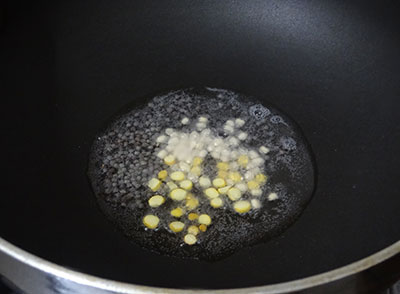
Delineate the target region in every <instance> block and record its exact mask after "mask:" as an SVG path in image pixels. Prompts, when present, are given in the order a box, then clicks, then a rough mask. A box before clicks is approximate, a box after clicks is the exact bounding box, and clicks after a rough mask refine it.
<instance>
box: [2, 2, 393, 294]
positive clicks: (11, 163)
mask: <svg viewBox="0 0 400 294" xmlns="http://www.w3.org/2000/svg"><path fill="white" fill-rule="evenodd" d="M5 8H6V10H5V13H4V16H5V18H4V19H3V22H2V27H1V49H0V50H1V74H2V78H1V81H2V85H1V97H2V102H3V106H2V137H3V140H2V147H1V150H2V155H3V156H2V168H3V176H2V205H1V209H2V212H1V214H0V223H1V225H0V235H1V236H2V237H3V238H5V239H6V240H8V241H10V242H12V243H13V244H15V245H17V246H19V247H21V248H23V249H24V250H27V251H29V252H31V253H34V254H36V255H38V256H40V257H43V258H45V259H47V260H50V261H53V262H55V263H57V264H60V265H63V266H65V267H68V268H71V269H75V270H78V271H82V272H85V273H89V274H92V275H96V276H100V277H104V278H110V279H114V280H118V281H124V282H130V283H135V284H141V285H150V286H161V287H174V288H187V287H190V288H235V287H247V286H259V285H267V284H272V283H278V282H284V281H290V280H293V279H297V278H303V277H307V276H310V275H314V274H318V273H321V272H324V271H328V270H331V269H334V268H337V267H340V266H343V265H346V264H349V263H351V262H354V261H357V260H359V259H361V258H363V257H366V256H368V255H370V254H373V253H375V252H377V251H379V250H381V249H383V248H385V247H387V246H389V245H391V244H393V243H394V242H396V241H398V240H399V239H400V226H399V223H400V186H399V185H398V181H399V178H400V169H399V166H400V156H399V155H398V152H399V150H400V116H399V108H400V99H399V96H400V43H399V41H400V37H399V36H400V34H399V20H398V18H397V15H398V12H399V9H398V7H397V6H396V5H395V1H370V2H369V3H367V2H366V1H316V0H314V1H180V2H173V1H163V2H161V1H122V0H118V1H112V2H110V1H90V0H89V1H53V2H44V1H34V2H26V3H21V2H15V1H10V2H9V3H7V4H6V5H5ZM204 86H211V87H217V88H225V89H231V90H235V91H238V92H241V93H244V94H246V95H251V96H255V97H257V98H259V99H262V100H265V101H268V102H270V103H272V104H273V105H276V106H277V107H279V108H280V109H282V110H283V111H284V112H285V113H287V114H288V115H289V116H290V117H292V118H293V119H294V120H295V121H296V122H297V123H298V124H299V126H300V127H301V129H302V131H303V132H304V135H305V137H306V138H307V140H308V142H309V144H310V146H311V148H312V150H313V154H314V157H315V162H316V166H317V185H316V189H315V193H314V197H313V199H312V201H311V202H310V204H309V205H308V207H307V208H306V210H305V211H304V213H303V214H302V215H301V217H300V218H299V219H298V220H297V221H296V222H295V223H294V224H293V225H292V226H291V227H290V228H289V229H288V230H287V231H285V232H284V233H283V234H282V235H280V236H279V237H277V238H275V239H273V240H272V241H270V242H267V243H264V244H259V245H256V246H254V247H250V248H245V249H242V250H240V251H239V252H237V253H235V254H234V255H232V256H230V257H228V258H226V259H223V260H221V261H218V262H213V263H208V262H202V261H193V260H181V259H176V258H172V257H166V256H160V255H157V254H155V253H152V252H149V251H146V250H144V249H141V248H139V247H137V246H135V245H132V244H131V243H130V242H129V241H128V240H127V239H126V238H125V237H124V236H123V235H122V234H121V233H120V232H119V231H117V230H116V229H115V228H114V227H113V226H112V224H110V223H109V222H108V221H107V219H105V217H104V216H103V215H102V213H101V212H100V211H99V209H98V208H97V206H96V202H95V200H94V196H93V194H92V191H91V188H90V184H89V182H88V179H87V176H86V171H87V162H88V154H89V149H90V146H91V143H92V141H93V139H94V138H95V135H96V134H97V132H98V131H99V130H100V129H101V128H102V127H103V126H104V124H105V122H107V121H108V120H109V119H110V117H112V116H113V115H114V114H115V113H117V112H119V111H121V110H122V109H124V107H126V105H132V104H133V105H135V104H137V105H139V104H141V103H143V102H144V100H145V99H147V98H151V97H152V96H154V95H156V94H159V93H162V92H165V91H168V90H172V89H179V88H186V87H204Z"/></svg>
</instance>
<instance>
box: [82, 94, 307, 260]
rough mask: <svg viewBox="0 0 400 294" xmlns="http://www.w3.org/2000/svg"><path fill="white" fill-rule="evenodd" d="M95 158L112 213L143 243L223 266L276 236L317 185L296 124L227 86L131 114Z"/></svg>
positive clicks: (101, 199)
mask: <svg viewBox="0 0 400 294" xmlns="http://www.w3.org/2000/svg"><path fill="white" fill-rule="evenodd" d="M90 158H91V159H90V164H89V177H90V180H91V183H92V186H93V189H94V192H95V195H96V198H97V201H98V203H99V206H100V208H101V209H102V211H103V212H104V213H105V215H106V216H107V217H108V218H109V219H110V220H111V221H112V222H113V223H115V224H116V225H117V226H118V227H119V228H120V229H121V230H122V231H123V232H124V234H125V235H126V236H128V237H129V238H130V239H131V240H132V241H134V242H136V243H137V244H140V245H141V246H142V247H144V248H147V249H149V250H153V251H156V252H159V253H161V254H167V255H172V256H178V257H184V258H199V259H205V260H216V259H220V258H223V257H226V256H228V255H230V254H232V253H233V252H234V251H236V250H238V249H239V248H241V247H243V246H248V245H251V244H255V243H257V242H260V241H266V240H268V239H269V238H271V237H273V236H274V235H276V234H279V233H280V232H282V231H283V230H284V229H285V228H287V227H288V226H289V225H290V224H291V223H293V222H294V220H295V219H296V218H297V217H298V216H299V215H300V213H301V212H302V210H303V209H304V208H305V206H306V205H307V203H308V202H309V200H310V199H311V196H312V192H313V189H314V168H313V163H312V158H311V154H310V150H309V148H308V146H307V143H306V141H305V139H304V137H303V136H302V134H301V132H300V131H299V129H298V127H297V126H296V125H295V124H294V123H293V122H292V121H291V120H290V119H289V118H288V117H287V116H285V115H284V114H283V113H281V112H280V111H278V110H276V109H275V108H273V107H271V106H269V105H266V104H265V103H263V104H261V102H259V101H256V100H254V99H252V98H248V97H245V96H243V95H240V94H237V93H234V92H231V91H227V90H221V89H212V88H206V89H201V90H193V89H186V90H180V91H175V92H171V93H169V94H167V95H163V96H158V97H155V98H154V99H152V100H151V101H150V102H149V103H148V104H147V105H146V106H144V107H142V108H140V109H132V110H131V111H130V112H128V113H126V114H124V115H122V116H120V117H118V118H117V119H115V120H114V121H113V122H112V123H111V124H110V125H109V127H108V128H107V129H106V130H105V131H104V132H102V133H101V134H100V135H99V136H98V138H97V139H96V141H95V142H94V145H93V148H92V154H91V156H90ZM160 171H162V172H161V173H160ZM215 179H217V180H216V181H214V180H215ZM155 195H157V196H156V197H154V198H152V197H153V196H155ZM149 199H151V200H149Z"/></svg>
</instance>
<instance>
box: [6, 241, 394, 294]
mask: <svg viewBox="0 0 400 294" xmlns="http://www.w3.org/2000/svg"><path fill="white" fill-rule="evenodd" d="M398 253H400V241H397V242H396V243H394V244H393V245H391V246H389V247H386V248H385V249H383V250H381V251H379V252H377V253H374V254H372V255H370V256H368V257H366V258H364V259H361V260H359V261H357V262H354V263H351V264H349V265H346V266H343V267H341V268H338V269H335V270H332V271H328V272H325V273H322V274H318V275H314V276H311V277H308V278H304V279H299V280H294V281H291V282H285V283H279V284H272V285H268V286H261V287H252V288H241V289H227V290H213V291H210V290H178V289H166V288H156V287H148V286H140V285H134V284H127V283H121V282H116V281H112V280H106V279H102V278H98V277H95V276H91V275H88V274H83V273H79V272H76V271H72V270H69V269H66V268H64V267H62V266H59V265H56V264H54V263H51V262H48V261H46V260H44V259H42V258H39V257H37V256H34V255H32V254H30V253H28V252H26V251H24V250H22V249H20V248H18V247H16V246H14V245H12V244H11V243H9V242H7V241H6V240H4V239H2V238H0V274H2V275H4V277H6V278H7V279H9V280H10V281H11V282H13V283H15V284H18V285H19V283H18V282H19V281H21V280H22V279H27V280H31V281H29V282H28V284H29V285H31V286H32V288H35V287H36V291H37V290H39V289H37V288H38V287H40V288H41V291H42V292H41V293H52V292H49V291H51V289H53V290H54V288H55V287H57V286H60V287H61V288H62V289H63V290H64V291H63V292H62V293H80V291H82V293H124V294H136V293H211V292H213V293H269V294H272V293H286V292H291V291H298V290H302V289H307V288H311V287H314V286H318V285H321V284H325V283H328V282H333V281H335V280H338V279H341V278H344V277H347V276H349V275H352V274H356V273H358V272H361V271H363V270H365V269H367V268H370V267H372V266H374V265H376V264H378V263H380V262H382V261H384V260H386V259H388V258H390V257H392V256H394V255H396V254H398ZM29 273H32V276H33V277H37V276H39V277H40V278H41V280H42V283H40V282H39V284H38V283H37V282H36V281H33V279H32V278H31V277H29V275H27V274H29ZM39 280H40V279H39ZM43 281H44V282H43ZM44 287H47V288H48V289H47V290H46V289H45V288H44ZM24 288H26V289H22V290H27V291H28V293H29V291H32V290H33V289H29V288H28V287H27V285H25V287H24ZM69 290H70V291H71V292H70V291H69ZM93 290H95V291H96V292H92V291H93ZM36 291H35V292H34V293H38V292H36ZM56 293H60V292H56Z"/></svg>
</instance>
